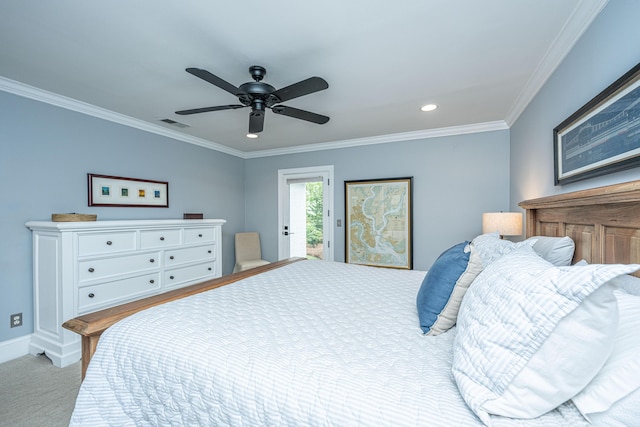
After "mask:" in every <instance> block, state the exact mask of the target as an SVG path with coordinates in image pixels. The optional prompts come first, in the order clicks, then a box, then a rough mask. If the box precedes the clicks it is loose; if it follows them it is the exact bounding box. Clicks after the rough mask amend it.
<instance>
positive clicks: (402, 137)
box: [244, 120, 509, 159]
mask: <svg viewBox="0 0 640 427" xmlns="http://www.w3.org/2000/svg"><path fill="white" fill-rule="evenodd" d="M504 129H509V127H508V126H507V124H506V123H505V122H504V121H503V120H499V121H495V122H486V123H477V124H471V125H463V126H451V127H446V128H438V129H427V130H420V131H414V132H403V133H394V134H389V135H379V136H372V137H367V138H356V139H349V140H343V141H332V142H321V143H317V144H307V145H298V146H295V147H287V148H275V149H273V150H262V151H253V152H249V153H244V158H245V159H253V158H258V157H269V156H282V155H285V154H297V153H308V152H310V151H321V150H334V149H338V148H350V147H359V146H362V145H374V144H387V143H392V142H402V141H411V140H415V139H429V138H438V137H443V136H452V135H464V134H468V133H479V132H490V131H495V130H504Z"/></svg>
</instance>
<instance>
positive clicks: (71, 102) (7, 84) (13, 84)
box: [0, 76, 244, 157]
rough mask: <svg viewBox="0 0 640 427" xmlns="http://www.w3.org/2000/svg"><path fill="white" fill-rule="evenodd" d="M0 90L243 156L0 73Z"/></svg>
mask: <svg viewBox="0 0 640 427" xmlns="http://www.w3.org/2000/svg"><path fill="white" fill-rule="evenodd" d="M0 90H3V91H5V92H9V93H13V94H15V95H18V96H22V97H24V98H29V99H33V100H36V101H40V102H44V103H47V104H51V105H55V106H57V107H61V108H65V109H67V110H71V111H76V112H78V113H82V114H86V115H89V116H93V117H97V118H99V119H103V120H108V121H110V122H114V123H118V124H121V125H125V126H129V127H132V128H136V129H140V130H142V131H145V132H150V133H155V134H156V135H161V136H166V137H167V138H171V139H175V140H178V141H183V142H188V143H189V144H194V145H198V146H200V147H204V148H209V149H212V150H216V151H220V152H222V153H226V154H230V155H232V156H236V157H243V155H244V153H243V152H242V151H238V150H234V149H233V148H229V147H227V146H225V145H222V144H218V143H215V142H211V141H207V140H206V139H202V138H197V137H195V136H191V135H185V134H183V133H180V132H176V131H174V130H172V129H166V128H164V127H162V126H160V125H154V124H152V123H148V122H145V121H143V120H139V119H134V118H133V117H130V116H126V115H124V114H120V113H116V112H114V111H111V110H107V109H105V108H101V107H96V106H95V105H91V104H88V103H86V102H82V101H78V100H77V99H73V98H69V97H66V96H63V95H58V94H56V93H53V92H49V91H46V90H43V89H39V88H36V87H33V86H29V85H27V84H24V83H20V82H17V81H15V80H11V79H7V78H5V77H2V76H0Z"/></svg>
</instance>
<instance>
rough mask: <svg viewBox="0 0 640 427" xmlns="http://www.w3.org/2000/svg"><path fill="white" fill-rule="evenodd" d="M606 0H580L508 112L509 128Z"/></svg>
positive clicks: (506, 120)
mask: <svg viewBox="0 0 640 427" xmlns="http://www.w3.org/2000/svg"><path fill="white" fill-rule="evenodd" d="M608 2H609V0H582V1H581V2H580V3H579V4H578V5H577V6H576V8H575V9H574V10H573V13H572V14H571V16H570V17H569V19H568V20H567V22H565V24H564V26H563V27H562V30H561V31H560V33H559V34H558V36H557V37H556V38H555V40H554V41H553V43H551V46H550V47H549V49H548V50H547V52H546V53H545V54H544V56H543V57H542V60H541V61H540V63H539V64H538V66H537V67H536V69H535V71H534V72H533V74H532V75H531V77H530V78H529V80H528V81H527V83H526V84H525V86H524V88H523V89H522V91H521V92H520V95H518V98H517V99H516V101H515V102H514V103H513V105H512V106H511V109H510V110H509V112H508V113H507V116H506V119H505V122H506V123H507V126H509V127H511V126H513V124H514V123H515V121H516V120H518V117H520V115H521V114H522V113H523V112H524V110H525V109H526V108H527V106H528V105H529V103H530V102H531V101H532V100H533V98H534V97H535V96H536V95H537V94H538V92H539V91H540V89H542V86H544V84H545V83H546V82H547V80H548V79H549V77H551V75H552V74H553V72H554V71H555V70H556V69H557V68H558V67H559V66H560V64H561V63H562V61H563V60H564V58H565V57H566V56H567V55H568V54H569V52H570V51H571V49H573V47H574V46H575V44H576V43H577V42H578V40H579V39H580V37H582V35H583V34H584V32H585V31H587V28H589V26H590V25H591V23H592V22H593V21H594V19H596V17H597V16H598V15H599V14H600V12H601V11H602V9H604V7H605V6H606V5H607V3H608Z"/></svg>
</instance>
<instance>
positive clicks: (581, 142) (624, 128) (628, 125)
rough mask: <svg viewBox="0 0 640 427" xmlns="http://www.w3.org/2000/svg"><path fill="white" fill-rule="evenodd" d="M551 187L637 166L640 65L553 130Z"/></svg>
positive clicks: (638, 152) (639, 120)
mask: <svg viewBox="0 0 640 427" xmlns="http://www.w3.org/2000/svg"><path fill="white" fill-rule="evenodd" d="M553 150H554V178H555V180H554V183H555V185H562V184H568V183H571V182H575V181H580V180H583V179H587V178H593V177H596V176H600V175H605V174H608V173H613V172H618V171H621V170H624V169H629V168H633V167H637V166H640V64H638V65H636V66H635V67H633V68H632V69H631V70H629V71H628V72H627V73H626V74H625V75H623V76H622V77H620V78H619V79H618V80H616V81H615V82H614V83H613V84H611V85H610V86H609V87H608V88H606V89H605V90H603V91H602V92H601V93H599V94H598V95H597V96H596V97H595V98H593V99H592V100H591V101H589V102H588V103H587V104H586V105H584V106H583V107H582V108H580V109H579V110H578V111H576V112H575V113H574V114H572V115H571V117H569V118H568V119H566V120H565V121H564V122H562V123H561V124H559V125H558V126H557V127H556V128H555V129H554V130H553Z"/></svg>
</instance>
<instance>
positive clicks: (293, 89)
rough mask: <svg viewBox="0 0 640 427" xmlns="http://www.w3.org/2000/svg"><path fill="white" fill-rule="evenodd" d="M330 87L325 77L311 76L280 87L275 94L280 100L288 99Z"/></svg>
mask: <svg viewBox="0 0 640 427" xmlns="http://www.w3.org/2000/svg"><path fill="white" fill-rule="evenodd" d="M328 87H329V83H327V82H326V81H325V80H324V79H322V78H320V77H309V78H308V79H306V80H302V81H301V82H298V83H294V84H292V85H289V86H287V87H283V88H282V89H278V90H276V91H275V92H273V95H275V96H277V97H278V99H279V100H280V102H284V101H288V100H290V99H293V98H297V97H299V96H303V95H308V94H310V93H314V92H318V91H321V90H325V89H327V88H328Z"/></svg>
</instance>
